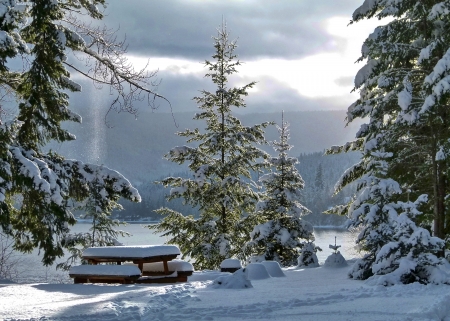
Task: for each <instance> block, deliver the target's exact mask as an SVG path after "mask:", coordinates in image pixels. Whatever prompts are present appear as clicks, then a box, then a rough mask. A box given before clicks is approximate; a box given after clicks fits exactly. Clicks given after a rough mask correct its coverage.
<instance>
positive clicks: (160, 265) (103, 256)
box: [69, 245, 193, 283]
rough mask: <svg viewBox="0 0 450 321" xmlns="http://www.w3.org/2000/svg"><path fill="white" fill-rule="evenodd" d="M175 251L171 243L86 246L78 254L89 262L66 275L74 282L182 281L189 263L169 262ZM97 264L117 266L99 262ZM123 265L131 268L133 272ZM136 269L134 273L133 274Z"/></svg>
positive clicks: (189, 270) (190, 269)
mask: <svg viewBox="0 0 450 321" xmlns="http://www.w3.org/2000/svg"><path fill="white" fill-rule="evenodd" d="M179 254H180V250H179V249H178V247H177V246H174V245H138V246H103V247H90V248H87V249H86V250H84V252H83V255H82V258H83V259H84V260H86V261H88V263H89V265H81V266H78V267H73V268H72V269H71V270H70V271H69V275H70V277H72V278H74V283H86V282H92V281H94V282H102V283H174V282H186V281H187V276H189V275H191V274H192V272H193V267H192V265H191V264H190V263H188V262H184V261H180V260H177V261H176V262H177V263H175V262H174V263H171V261H172V260H173V259H175V258H176V257H177V256H178V255H179ZM126 262H127V263H126ZM101 263H116V264H117V265H111V264H110V265H101ZM122 263H126V265H122ZM183 263H184V264H183ZM130 264H133V265H130ZM187 265H189V266H187ZM88 267H89V268H88ZM112 267H115V268H112ZM74 268H75V269H74ZM76 268H79V269H76ZM127 268H134V269H135V270H134V272H133V271H132V270H127ZM137 271H138V272H139V273H138V275H136V272H137ZM130 272H132V273H130Z"/></svg>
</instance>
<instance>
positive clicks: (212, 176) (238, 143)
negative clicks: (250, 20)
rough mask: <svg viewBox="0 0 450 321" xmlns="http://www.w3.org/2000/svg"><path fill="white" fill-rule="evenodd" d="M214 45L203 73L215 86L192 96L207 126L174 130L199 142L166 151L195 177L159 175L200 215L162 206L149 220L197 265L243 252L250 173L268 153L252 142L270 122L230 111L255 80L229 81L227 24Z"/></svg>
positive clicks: (234, 63) (231, 62)
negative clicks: (247, 120) (247, 122)
mask: <svg viewBox="0 0 450 321" xmlns="http://www.w3.org/2000/svg"><path fill="white" fill-rule="evenodd" d="M214 48H215V54H214V55H213V59H214V61H212V62H210V61H206V62H205V65H206V67H207V68H208V70H209V72H208V73H207V74H206V77H209V78H211V80H212V82H213V83H214V85H215V86H216V91H215V92H209V91H206V90H203V91H202V92H201V93H202V95H201V96H200V97H195V98H194V100H195V101H196V102H197V103H198V105H199V108H200V109H202V112H200V113H198V114H196V115H195V117H194V119H197V120H200V121H205V122H206V128H205V132H204V133H202V132H201V131H200V130H199V129H198V128H196V129H194V130H189V129H188V130H186V131H184V132H180V133H178V135H180V136H183V137H187V138H188V140H187V142H188V143H197V144H198V146H197V147H188V146H181V147H175V148H173V149H172V150H171V151H170V153H169V154H168V155H167V156H166V157H167V159H169V160H170V161H172V162H176V163H179V164H182V163H188V166H189V169H190V171H191V172H192V174H193V177H192V178H187V179H184V178H181V177H168V178H166V179H164V180H162V184H164V185H165V186H170V187H172V189H171V191H170V196H169V198H168V199H169V200H170V199H175V198H183V199H184V201H185V202H186V204H187V205H191V206H192V207H198V209H199V212H200V217H199V218H198V219H194V218H193V216H184V215H183V214H181V213H178V212H176V211H173V210H170V209H168V208H162V209H160V210H158V212H159V213H161V214H163V215H165V217H164V218H163V220H162V221H161V222H160V223H159V224H156V225H154V226H150V228H152V229H153V230H155V231H156V232H158V233H162V236H167V237H169V240H168V243H171V244H177V245H178V246H179V247H180V250H181V252H182V253H183V255H185V256H189V257H190V258H192V259H194V260H195V263H194V265H195V268H196V269H217V268H219V266H220V263H221V262H222V261H223V260H224V259H227V258H231V257H240V258H241V257H242V255H243V253H242V246H243V245H244V244H245V242H247V241H248V237H249V234H250V232H251V228H252V227H253V226H252V225H251V224H249V221H248V220H242V218H243V216H244V214H245V213H251V212H253V211H254V207H255V204H256V202H257V200H258V194H257V192H255V189H254V186H252V184H253V183H252V181H251V173H252V172H253V173H256V172H260V171H261V168H262V167H264V166H266V164H265V162H264V159H265V158H267V157H268V155H267V154H266V153H265V152H264V151H262V150H261V149H259V148H257V147H256V145H258V144H264V143H265V139H264V131H263V129H264V128H265V127H266V126H268V125H269V123H263V124H260V125H254V126H251V127H247V126H243V125H242V124H241V122H240V120H239V119H238V118H236V117H235V116H233V113H232V108H233V107H239V108H241V107H245V103H244V100H243V97H244V96H246V95H247V90H248V89H250V88H252V87H253V85H254V84H255V83H254V82H252V83H250V84H248V85H245V86H244V87H241V88H238V87H232V88H229V87H228V78H229V76H230V75H232V74H234V73H236V72H237V70H236V67H238V66H239V65H240V64H241V63H240V62H239V60H236V55H235V54H234V50H235V48H236V42H235V41H231V40H230V39H229V35H228V33H227V30H226V26H225V25H222V26H221V28H219V30H218V35H217V37H215V38H214ZM186 208H187V207H186ZM184 214H186V213H184Z"/></svg>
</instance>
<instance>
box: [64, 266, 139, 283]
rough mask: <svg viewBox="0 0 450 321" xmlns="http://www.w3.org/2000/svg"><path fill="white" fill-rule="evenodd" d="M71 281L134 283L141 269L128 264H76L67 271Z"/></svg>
mask: <svg viewBox="0 0 450 321" xmlns="http://www.w3.org/2000/svg"><path fill="white" fill-rule="evenodd" d="M69 276H70V277H71V278H73V283H75V284H78V283H121V284H130V283H134V282H135V281H136V280H138V279H139V278H140V277H141V271H140V270H139V268H137V267H136V266H130V265H128V266H127V265H78V266H73V267H72V268H71V269H70V271H69Z"/></svg>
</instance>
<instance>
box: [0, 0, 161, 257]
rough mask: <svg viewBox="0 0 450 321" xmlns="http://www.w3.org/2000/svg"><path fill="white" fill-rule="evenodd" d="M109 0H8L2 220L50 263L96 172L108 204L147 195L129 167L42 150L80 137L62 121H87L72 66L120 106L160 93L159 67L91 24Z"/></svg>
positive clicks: (21, 246)
mask: <svg viewBox="0 0 450 321" xmlns="http://www.w3.org/2000/svg"><path fill="white" fill-rule="evenodd" d="M104 5H105V1H104V0H92V1H53V0H40V1H27V2H23V1H15V0H1V1H0V7H1V8H2V9H1V10H0V26H1V31H0V34H1V39H2V41H1V44H0V90H1V91H2V95H1V96H2V97H3V93H5V92H11V93H12V94H13V96H14V97H15V99H16V101H17V103H18V105H17V113H16V115H13V119H12V120H10V121H8V122H6V121H4V119H3V118H2V117H0V119H1V121H0V136H1V137H0V138H1V142H0V225H1V226H2V228H3V231H4V232H5V233H7V234H8V235H10V236H12V237H13V239H14V241H15V249H17V250H20V251H23V252H30V251H32V250H33V249H34V248H39V249H40V250H42V252H43V263H44V264H51V263H53V261H54V260H55V258H56V257H59V256H62V255H63V254H64V252H63V247H64V245H65V240H66V239H67V237H68V235H69V234H70V225H73V224H74V223H75V219H74V217H73V215H72V212H71V211H72V209H73V208H75V207H77V203H78V202H83V201H84V200H86V199H87V198H88V197H89V196H90V195H91V193H92V192H93V190H95V187H94V185H95V184H94V183H93V179H94V178H95V175H93V174H94V173H98V175H100V176H101V184H102V190H104V192H103V193H102V194H101V195H100V197H101V199H102V204H101V205H100V206H107V205H106V204H108V202H109V200H112V201H117V199H118V198H120V197H124V198H127V199H129V200H131V201H139V200H140V196H139V194H138V192H137V190H136V189H134V188H133V187H132V186H131V184H130V182H129V181H128V180H126V179H125V178H124V177H123V176H122V175H121V174H119V173H117V172H115V171H112V170H110V169H107V168H101V167H99V166H96V165H90V164H83V163H82V162H79V161H76V160H66V159H64V158H63V157H62V156H60V155H57V154H55V153H46V152H44V150H43V147H44V146H45V145H46V144H47V143H48V142H49V141H52V140H53V141H57V142H64V141H68V140H73V139H75V136H74V135H72V134H71V133H69V132H68V131H67V130H65V129H63V128H62V126H61V123H62V122H63V121H74V122H80V121H81V117H80V116H79V115H77V114H76V113H74V112H72V111H71V110H70V109H69V94H71V93H73V92H79V91H81V86H80V85H79V84H77V83H75V82H74V81H73V80H72V79H71V73H70V72H69V70H68V69H67V68H69V69H70V70H71V71H73V72H75V73H78V74H79V75H81V76H83V77H86V78H88V79H91V80H92V81H94V83H95V84H101V85H108V86H110V87H111V89H112V93H114V92H116V93H117V96H116V98H115V100H114V102H113V104H112V105H111V108H112V109H117V110H127V111H130V112H134V111H135V110H134V109H133V102H134V101H135V100H137V99H142V98H144V96H143V95H149V96H148V98H149V99H150V101H152V97H155V96H158V95H157V94H155V93H153V91H152V90H151V89H150V88H151V79H150V78H152V77H153V76H154V74H147V73H146V71H145V70H143V71H135V70H134V69H133V67H132V66H131V65H130V64H129V63H128V61H127V60H126V57H125V52H126V45H125V44H124V43H123V42H117V41H115V39H116V36H115V34H114V33H113V32H111V31H110V30H109V29H107V28H106V27H105V28H101V27H98V28H97V27H92V25H91V24H89V20H100V19H102V16H103V15H102V13H101V11H100V10H99V9H98V6H104ZM72 53H73V54H76V56H72V55H71V54H72ZM20 57H22V58H23V61H26V62H27V63H25V64H24V65H23V69H22V70H15V69H12V68H13V67H14V64H11V65H10V62H11V61H14V59H16V60H17V59H18V58H19V59H20ZM80 57H81V58H82V59H81V63H80V59H77V58H80ZM1 110H2V109H1V108H0V111H1ZM0 116H1V115H0ZM102 211H107V208H106V207H105V208H102Z"/></svg>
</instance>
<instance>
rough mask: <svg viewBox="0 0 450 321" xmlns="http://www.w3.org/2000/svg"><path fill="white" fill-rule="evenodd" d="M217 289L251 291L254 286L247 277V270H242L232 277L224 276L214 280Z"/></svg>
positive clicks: (213, 285) (231, 275)
mask: <svg viewBox="0 0 450 321" xmlns="http://www.w3.org/2000/svg"><path fill="white" fill-rule="evenodd" d="M212 287H213V288H215V289H249V288H252V287H253V285H252V283H251V282H250V280H249V279H248V277H247V270H246V269H240V270H237V271H236V272H234V273H233V274H230V275H222V276H219V277H218V278H217V279H215V280H214V282H213V284H212Z"/></svg>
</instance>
